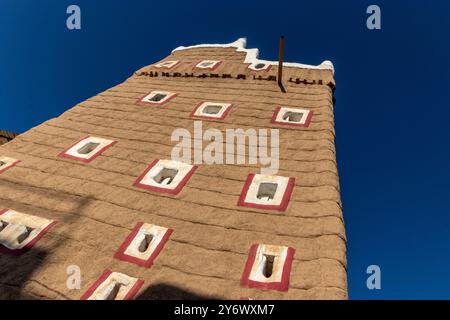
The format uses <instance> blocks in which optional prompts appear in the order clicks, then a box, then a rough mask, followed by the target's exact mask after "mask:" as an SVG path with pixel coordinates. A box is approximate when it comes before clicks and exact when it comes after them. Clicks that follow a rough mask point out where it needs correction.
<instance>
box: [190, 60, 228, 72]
mask: <svg viewBox="0 0 450 320" xmlns="http://www.w3.org/2000/svg"><path fill="white" fill-rule="evenodd" d="M204 63H211V65H209V66H202V64H204ZM221 64H222V61H221V60H202V61H200V62H198V63H197V64H196V65H195V66H194V69H210V70H215V69H217V68H218V67H219V65H221Z"/></svg>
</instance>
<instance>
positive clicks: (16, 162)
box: [0, 160, 21, 174]
mask: <svg viewBox="0 0 450 320" xmlns="http://www.w3.org/2000/svg"><path fill="white" fill-rule="evenodd" d="M19 162H21V160H16V161H14V162H13V163H11V164H10V165H9V166H7V167H6V168H3V169H1V170H0V174H2V173H3V172H6V171H8V170H9V169H11V168H13V167H15V166H16V165H17V164H18V163H19Z"/></svg>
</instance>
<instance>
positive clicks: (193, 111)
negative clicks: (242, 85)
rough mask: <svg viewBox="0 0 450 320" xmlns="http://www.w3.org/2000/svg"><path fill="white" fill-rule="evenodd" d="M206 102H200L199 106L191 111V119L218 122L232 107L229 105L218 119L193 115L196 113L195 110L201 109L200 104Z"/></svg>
mask: <svg viewBox="0 0 450 320" xmlns="http://www.w3.org/2000/svg"><path fill="white" fill-rule="evenodd" d="M205 102H206V101H202V102H200V103H199V104H197V106H196V107H195V108H194V110H192V112H191V115H190V117H191V118H192V119H204V120H218V121H223V120H224V119H225V118H226V117H227V116H228V115H229V114H230V113H231V110H232V109H233V105H232V104H230V105H229V106H228V107H227V109H226V110H225V112H224V113H223V114H222V116H221V117H220V118H217V117H211V116H197V115H195V113H196V112H197V110H198V109H199V108H200V107H201V105H202V104H204V103H205Z"/></svg>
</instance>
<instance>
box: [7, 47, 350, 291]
mask: <svg viewBox="0 0 450 320" xmlns="http://www.w3.org/2000/svg"><path fill="white" fill-rule="evenodd" d="M245 46H246V41H245V39H239V40H237V41H235V42H233V43H230V44H225V45H196V46H191V47H178V48H176V49H175V50H174V51H173V52H172V53H171V54H170V55H169V56H168V57H167V58H165V59H163V60H162V61H159V62H157V63H154V64H152V65H150V66H147V67H144V68H142V69H140V70H138V71H137V72H135V73H134V74H133V75H132V76H131V77H130V78H129V79H127V80H126V81H125V82H123V83H121V84H119V85H117V86H115V87H113V88H111V89H109V90H106V91H105V92H102V93H99V94H98V95H96V96H94V97H92V98H90V99H88V100H86V101H83V102H81V103H79V104H78V105H76V106H74V107H73V108H71V109H69V110H68V111H67V112H65V113H63V114H62V115H61V116H59V117H58V118H55V119H51V120H49V121H47V122H45V123H43V124H41V125H39V126H37V127H35V128H32V129H31V130H29V131H27V132H25V133H23V134H21V135H19V136H17V137H16V138H15V139H14V140H12V141H10V142H7V143H5V144H3V145H2V146H0V210H1V211H0V298H1V299H14V298H36V299H183V298H185V299H206V298H214V299H242V298H244V299H246V298H249V299H346V298H347V277H346V237H345V230H344V223H343V216H342V210H341V202H340V194H339V177H338V172H337V166H336V155H335V144H334V137H335V136H334V116H333V107H334V106H333V90H334V88H335V82H334V78H333V74H334V69H333V65H332V63H331V62H328V61H325V62H323V63H322V64H320V65H318V66H311V65H304V64H299V63H285V64H284V67H283V86H284V90H285V92H282V90H280V87H279V85H278V81H277V80H278V79H277V76H278V62H271V61H265V60H260V59H258V50H257V49H246V48H245ZM196 121H202V126H203V129H204V130H205V129H209V128H215V129H218V130H219V131H221V132H225V130H226V129H237V128H242V129H244V130H246V129H250V128H253V129H260V128H267V129H278V130H279V170H278V172H277V173H276V174H275V175H265V174H261V172H260V169H261V165H259V164H257V165H255V164H212V165H209V164H197V163H195V164H194V163H186V162H180V161H174V160H173V159H172V157H171V152H172V150H173V147H174V143H173V142H172V141H171V135H172V133H173V131H174V130H175V129H176V128H186V129H187V130H190V131H191V132H192V131H193V130H194V129H193V128H194V122H196ZM78 271H79V275H80V279H81V283H80V289H79V290H76V289H75V290H70V289H69V288H68V283H69V287H70V283H72V282H71V281H75V280H73V279H76V276H77V274H78ZM74 277H75V278H74ZM68 278H69V280H70V281H68ZM75 283H76V281H75V282H73V284H75ZM74 286H76V285H74Z"/></svg>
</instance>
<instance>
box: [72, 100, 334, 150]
mask: <svg viewBox="0 0 450 320" xmlns="http://www.w3.org/2000/svg"><path fill="white" fill-rule="evenodd" d="M99 104H101V106H99V105H97V106H94V107H93V106H87V105H85V106H84V107H87V108H96V109H98V110H112V111H121V110H122V109H120V108H111V107H104V106H103V104H105V105H106V103H101V102H100V103H99ZM107 105H108V106H110V105H116V103H111V102H110V103H107ZM117 105H120V104H117ZM75 108H78V107H75ZM134 112H136V114H139V115H144V114H145V113H148V114H152V115H153V119H155V124H159V125H165V126H167V127H173V128H180V127H181V128H183V127H187V126H189V125H192V124H193V123H194V119H190V118H178V119H177V120H178V122H176V123H175V121H174V119H175V118H174V117H169V116H168V115H167V112H166V114H165V115H164V114H163V115H162V116H160V117H158V115H159V114H158V113H157V112H152V111H151V110H138V109H135V110H134ZM138 112H140V113H138ZM169 113H170V111H169ZM268 122H270V121H268ZM227 124H228V123H225V122H224V123H222V126H224V127H226V125H227ZM232 125H233V126H234V127H239V128H243V129H266V130H267V129H271V128H272V129H279V127H278V126H276V125H274V126H272V125H271V124H270V123H269V124H268V125H261V126H257V125H255V124H250V123H237V122H234V123H233V124H232ZM324 127H325V128H323V129H320V128H319V129H311V128H300V129H299V128H293V127H290V126H283V128H282V129H281V130H280V131H282V132H283V133H284V134H286V135H288V134H292V135H300V136H301V135H302V134H312V133H315V134H321V133H322V134H323V133H326V134H329V135H330V141H334V138H335V132H334V128H333V126H332V125H325V126H324ZM311 140H314V139H311Z"/></svg>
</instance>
